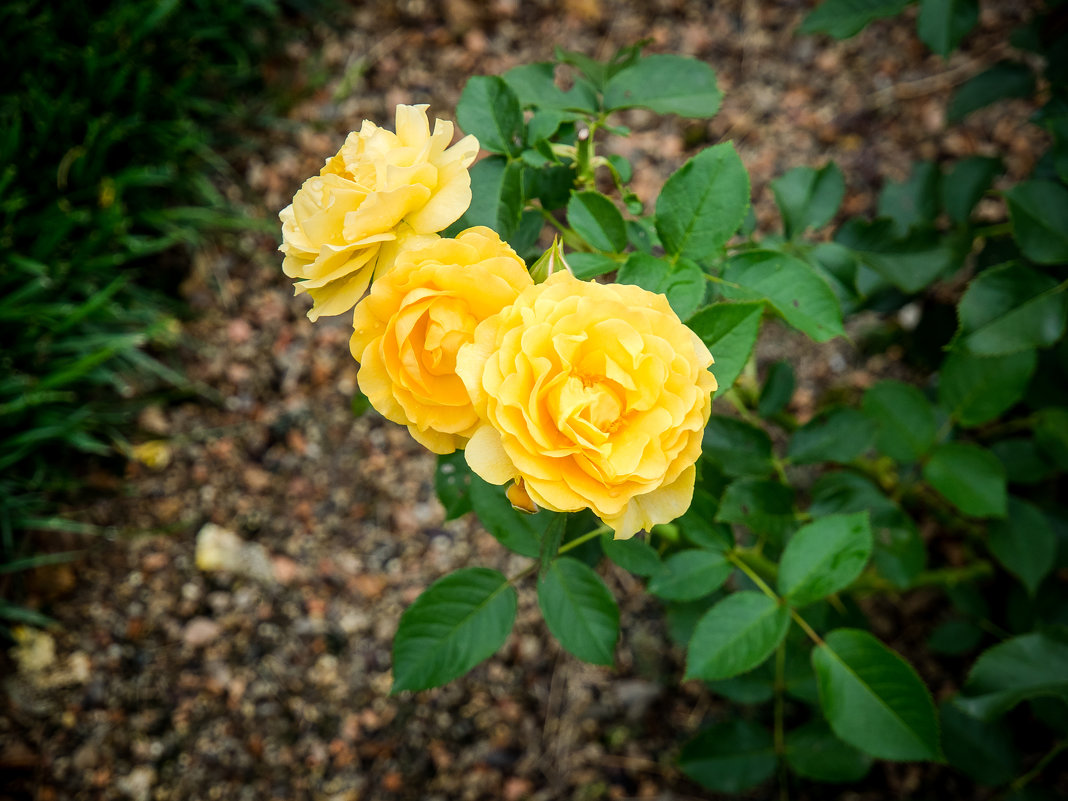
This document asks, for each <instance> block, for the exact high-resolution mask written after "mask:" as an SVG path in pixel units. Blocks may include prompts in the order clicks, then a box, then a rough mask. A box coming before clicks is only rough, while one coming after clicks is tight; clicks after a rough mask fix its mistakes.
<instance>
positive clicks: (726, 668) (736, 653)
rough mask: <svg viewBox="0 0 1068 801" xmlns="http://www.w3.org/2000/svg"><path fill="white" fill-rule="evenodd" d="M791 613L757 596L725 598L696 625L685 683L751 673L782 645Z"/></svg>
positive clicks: (772, 601) (752, 593)
mask: <svg viewBox="0 0 1068 801" xmlns="http://www.w3.org/2000/svg"><path fill="white" fill-rule="evenodd" d="M789 627H790V612H789V610H788V609H787V608H786V607H785V606H782V605H780V604H779V603H778V602H777V601H776V600H775V599H773V598H769V597H768V596H767V595H764V594H763V593H759V592H748V591H744V592H736V593H734V594H732V595H728V596H727V597H726V598H724V599H723V600H722V601H720V602H719V603H717V604H716V605H715V606H713V607H712V608H711V609H709V610H708V612H707V613H705V615H704V617H702V618H701V619H700V620H699V621H698V622H697V628H695V629H694V632H693V637H692V638H691V639H690V650H689V655H688V656H687V659H686V678H688V679H706V680H709V681H712V680H714V679H729V678H731V677H733V676H737V675H738V674H739V673H744V672H745V671H747V670H752V669H753V668H755V667H756V666H757V665H759V664H760V663H761V662H763V661H764V660H765V659H767V658H768V657H769V656H771V652H772V651H774V650H775V648H776V647H777V646H778V645H779V643H780V642H782V639H783V637H785V636H786V631H787V629H788V628H789Z"/></svg>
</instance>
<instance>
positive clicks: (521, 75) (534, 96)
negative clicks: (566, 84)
mask: <svg viewBox="0 0 1068 801" xmlns="http://www.w3.org/2000/svg"><path fill="white" fill-rule="evenodd" d="M554 69H555V66H554V65H553V63H552V62H549V61H542V62H538V63H535V64H522V65H520V66H518V67H513V68H512V69H510V70H508V71H507V72H506V73H504V75H502V76H501V77H502V78H503V79H504V82H505V83H507V84H508V85H509V86H510V87H511V88H512V91H513V92H515V94H516V95H517V96H518V97H519V102H520V104H521V105H522V106H523V108H527V107H529V106H538V107H539V108H548V109H560V110H567V111H585V112H596V111H597V110H598V106H599V104H598V102H597V93H596V92H594V91H593V87H592V86H590V84H589V83H587V82H585V81H576V82H575V85H574V87H573V88H572V89H570V90H569V91H567V92H564V91H562V90H560V89H559V88H557V86H556V82H555V79H554V77H553V71H554Z"/></svg>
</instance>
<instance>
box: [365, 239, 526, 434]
mask: <svg viewBox="0 0 1068 801" xmlns="http://www.w3.org/2000/svg"><path fill="white" fill-rule="evenodd" d="M532 285H533V282H532V281H531V279H530V276H529V275H528V274H527V269H526V265H524V264H523V261H522V259H520V258H519V257H518V256H516V254H515V251H513V250H512V249H511V248H510V247H508V245H507V244H505V243H504V242H502V241H501V240H500V237H499V236H497V234H496V233H495V232H494V231H491V230H490V229H489V228H484V227H477V228H469V229H467V230H466V231H464V232H463V233H461V234H460V235H459V236H457V237H456V238H455V239H434V240H430V241H422V242H420V243H419V244H418V245H413V246H410V247H408V248H405V249H402V250H401V252H400V254H399V255H398V256H397V261H396V264H395V265H394V267H393V269H392V270H391V271H390V272H388V273H387V274H386V275H385V276H383V277H381V278H378V279H376V280H375V282H374V284H372V285H371V292H370V293H369V294H368V295H367V297H365V298H364V299H363V300H362V301H360V303H359V304H358V305H357V306H356V310H355V312H354V313H353V321H352V326H353V334H352V339H351V340H350V342H349V347H350V349H351V351H352V355H353V356H354V357H355V358H356V360H357V361H358V362H360V370H359V373H357V380H358V381H359V384H360V389H361V390H362V391H363V393H364V394H365V395H366V396H367V398H368V400H370V401H371V405H372V406H374V408H375V409H377V410H378V411H379V412H380V413H381V414H382V415H384V416H385V417H386V418H388V419H390V420H392V421H394V422H395V423H400V424H401V425H406V426H408V430H409V431H411V433H412V436H413V437H415V439H416V440H418V441H419V442H420V443H421V444H422V445H424V446H426V447H427V448H429V449H430V450H432V451H433V452H434V453H452V452H453V451H454V450H456V449H457V448H462V447H463V446H464V444H465V443H466V442H467V438H468V437H469V436H470V435H471V433H472V432H473V431H474V430H475V428H476V427H477V425H478V422H479V421H478V416H477V415H476V414H475V410H474V407H472V405H471V400H470V398H469V397H468V395H467V390H466V389H465V388H464V384H463V382H462V381H461V380H460V378H459V376H457V375H456V353H457V351H459V349H460V347H461V346H463V345H465V344H467V343H468V342H470V341H471V339H472V337H473V336H474V332H475V327H476V326H477V325H478V324H479V323H480V322H482V321H483V320H485V319H486V318H487V317H490V316H491V315H494V314H496V313H497V312H499V311H500V310H501V309H503V308H504V307H505V306H507V305H509V304H510V303H512V301H514V300H515V299H516V298H517V297H518V296H519V293H520V292H522V291H523V290H524V289H526V288H527V287H529V286H532Z"/></svg>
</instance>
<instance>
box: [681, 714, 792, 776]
mask: <svg viewBox="0 0 1068 801" xmlns="http://www.w3.org/2000/svg"><path fill="white" fill-rule="evenodd" d="M775 764H776V758H775V744H774V743H773V742H772V739H771V734H770V733H769V732H768V731H767V730H766V729H764V728H763V727H762V726H760V725H758V724H756V723H753V722H752V721H750V720H746V719H745V718H732V719H731V720H727V721H724V722H722V723H717V724H716V725H715V726H712V727H711V728H709V729H706V730H705V731H703V732H701V733H700V734H698V735H697V736H696V737H694V738H693V739H692V740H690V741H689V742H688V743H686V745H684V746H683V747H682V751H681V753H680V754H679V769H680V770H681V771H682V772H683V773H685V774H686V775H687V776H689V777H690V778H691V779H693V780H694V781H695V782H697V783H698V784H700V785H701V786H702V787H707V788H708V789H709V790H715V791H717V792H721V793H741V792H744V791H746V790H748V789H750V788H752V787H756V786H757V785H758V784H760V783H761V782H764V781H767V780H768V779H769V778H771V775H772V774H773V773H774V772H775Z"/></svg>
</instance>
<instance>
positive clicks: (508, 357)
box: [456, 272, 716, 538]
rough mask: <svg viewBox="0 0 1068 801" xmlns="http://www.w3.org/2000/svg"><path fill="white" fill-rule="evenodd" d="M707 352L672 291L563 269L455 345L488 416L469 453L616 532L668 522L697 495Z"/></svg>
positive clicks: (460, 367)
mask: <svg viewBox="0 0 1068 801" xmlns="http://www.w3.org/2000/svg"><path fill="white" fill-rule="evenodd" d="M711 364H712V356H711V354H709V352H708V349H707V348H706V347H705V345H704V343H703V342H701V340H700V339H698V337H697V336H696V335H695V334H694V333H693V332H692V331H690V329H689V328H687V327H686V326H685V325H683V324H682V322H680V320H679V318H678V317H677V316H676V315H675V313H674V312H673V311H672V310H671V307H670V306H669V305H668V302H667V299H666V298H665V297H664V296H663V295H658V294H655V293H652V292H648V291H646V290H644V289H641V288H640V287H636V286H627V285H622V284H598V283H596V282H593V281H590V282H584V281H580V280H578V279H577V278H575V277H574V276H572V275H571V274H570V273H567V272H557V273H555V274H554V275H552V276H551V277H549V279H548V280H547V281H545V283H543V284H539V285H537V286H535V287H532V288H530V289H527V290H525V291H524V292H523V294H522V295H520V296H519V298H518V299H517V300H516V302H515V303H513V304H512V305H511V306H509V307H508V308H507V309H504V310H503V311H502V312H501V313H500V314H497V315H494V316H493V317H490V318H489V319H488V320H486V321H485V322H483V323H481V324H480V325H479V326H478V328H477V329H476V331H475V338H474V342H472V343H471V344H470V345H466V346H464V347H463V348H461V350H460V354H459V357H458V359H457V363H456V372H457V373H458V374H459V375H460V377H461V378H462V379H463V381H464V384H465V385H466V386H467V389H468V392H469V393H470V396H471V400H472V403H473V404H474V406H475V410H476V411H477V412H478V414H479V417H481V418H482V420H483V421H484V422H483V424H482V425H480V426H479V427H478V429H477V430H476V431H474V433H473V434H472V435H471V440H470V442H468V444H467V448H466V451H465V453H466V457H467V462H468V464H470V465H471V468H472V469H473V470H474V471H475V472H476V473H477V474H478V475H480V476H481V477H482V478H484V479H485V480H486V481H489V482H490V483H493V484H504V483H507V482H510V481H514V480H518V481H519V484H520V486H521V487H522V488H524V489H525V490H526V492H527V493H528V494H529V495H530V497H531V499H533V501H534V502H535V503H537V504H538V505H539V506H543V507H545V508H547V509H552V510H554V511H557V512H573V511H578V510H580V509H584V508H587V507H588V508H590V509H592V510H593V511H594V512H595V513H596V514H597V515H598V516H599V517H600V518H601V519H602V520H603V521H604V522H605V523H606V524H607V525H609V526H611V527H612V528H613V529H614V530H615V535H616V537H617V538H624V537H630V536H632V535H633V534H634V533H635V532H637V531H639V530H640V529H643V528H644V529H649V528H651V527H652V526H653V525H655V524H657V523H667V522H669V521H671V520H674V519H675V518H676V517H678V516H679V515H681V514H683V513H684V512H685V511H686V509H687V508H688V507H689V505H690V501H691V499H692V496H693V485H694V477H695V473H696V469H695V466H694V465H695V463H696V461H697V458H698V457H699V456H700V454H701V436H702V433H703V431H704V427H705V424H706V423H707V422H708V418H709V414H710V411H711V405H712V397H711V395H712V392H713V391H714V390H715V389H716V379H715V378H714V377H713V375H712V373H711V372H709V370H708V367H709V365H711Z"/></svg>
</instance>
